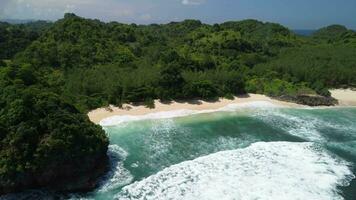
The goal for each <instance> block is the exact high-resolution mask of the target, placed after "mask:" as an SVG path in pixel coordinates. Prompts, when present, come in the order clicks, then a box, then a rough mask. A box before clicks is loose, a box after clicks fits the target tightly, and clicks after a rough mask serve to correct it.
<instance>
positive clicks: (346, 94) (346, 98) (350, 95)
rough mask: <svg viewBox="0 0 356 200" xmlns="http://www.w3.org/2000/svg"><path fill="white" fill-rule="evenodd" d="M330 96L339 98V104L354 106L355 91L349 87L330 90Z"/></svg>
mask: <svg viewBox="0 0 356 200" xmlns="http://www.w3.org/2000/svg"><path fill="white" fill-rule="evenodd" d="M330 92H331V96H332V97H334V98H335V99H337V100H339V106H356V91H355V90H351V89H336V90H330Z"/></svg>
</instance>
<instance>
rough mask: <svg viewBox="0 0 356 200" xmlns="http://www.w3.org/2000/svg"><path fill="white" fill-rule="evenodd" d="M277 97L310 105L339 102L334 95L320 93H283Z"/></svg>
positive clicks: (325, 104)
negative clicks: (292, 94)
mask: <svg viewBox="0 0 356 200" xmlns="http://www.w3.org/2000/svg"><path fill="white" fill-rule="evenodd" d="M276 99H278V100H282V101H288V102H293V103H297V104H302V105H308V106H334V105H337V104H338V101H337V100H336V99H334V98H333V97H324V96H320V95H307V94H303V95H296V96H290V95H282V96H280V97H276Z"/></svg>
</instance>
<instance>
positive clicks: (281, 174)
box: [116, 142, 354, 200]
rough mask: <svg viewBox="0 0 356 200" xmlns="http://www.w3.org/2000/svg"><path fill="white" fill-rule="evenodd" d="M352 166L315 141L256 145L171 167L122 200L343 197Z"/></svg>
mask: <svg viewBox="0 0 356 200" xmlns="http://www.w3.org/2000/svg"><path fill="white" fill-rule="evenodd" d="M353 178H354V175H353V174H352V172H351V171H350V169H349V164H348V163H347V162H345V161H341V160H339V159H337V158H335V157H333V156H330V155H329V154H328V153H327V152H325V151H323V150H321V148H320V147H318V146H316V145H315V144H313V143H291V142H269V143H264V142H260V143H254V144H252V145H251V146H249V147H247V148H245V149H238V150H232V151H223V152H218V153H215V154H211V155H208V156H204V157H200V158H197V159H195V160H192V161H186V162H182V163H180V164H177V165H173V166H171V167H168V168H166V169H164V170H162V171H161V172H159V173H157V174H155V175H152V176H150V177H148V178H146V179H143V180H142V181H139V182H135V183H133V184H131V185H128V186H125V187H124V188H123V190H122V191H121V192H120V193H119V194H117V195H116V199H119V200H128V199H130V200H131V199H132V200H133V199H135V200H140V199H142V200H143V199H145V200H146V199H147V200H150V199H155V200H165V199H171V200H174V199H187V200H190V199H192V200H193V199H204V200H210V199H211V200H216V199H219V200H225V199H226V200H230V199H231V200H232V199H236V200H238V199H244V200H249V199H273V200H276V199H277V200H278V199H283V200H284V199H290V200H293V199H313V200H319V199H320V200H328V199H333V200H334V199H342V196H341V195H340V194H339V193H338V191H337V186H345V185H347V184H348V183H349V182H350V180H351V179H353Z"/></svg>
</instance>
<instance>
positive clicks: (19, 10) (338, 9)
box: [0, 0, 356, 29]
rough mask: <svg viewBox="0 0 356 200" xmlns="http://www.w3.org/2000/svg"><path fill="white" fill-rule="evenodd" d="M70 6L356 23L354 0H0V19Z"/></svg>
mask: <svg viewBox="0 0 356 200" xmlns="http://www.w3.org/2000/svg"><path fill="white" fill-rule="evenodd" d="M67 12H71V13H75V14H77V15H79V16H82V17H86V18H95V19H100V20H102V21H119V22H123V23H138V24H150V23H167V22H170V21H182V20H184V19H199V20H201V21H203V22H205V23H220V22H224V21H231V20H242V19H258V20H261V21H269V22H276V23H281V24H283V25H285V26H287V27H289V28H292V29H316V28H320V27H323V26H326V25H331V24H342V25H345V26H347V27H349V28H352V29H356V0H0V19H41V20H52V21H53V20H57V19H59V18H62V17H63V14H64V13H67Z"/></svg>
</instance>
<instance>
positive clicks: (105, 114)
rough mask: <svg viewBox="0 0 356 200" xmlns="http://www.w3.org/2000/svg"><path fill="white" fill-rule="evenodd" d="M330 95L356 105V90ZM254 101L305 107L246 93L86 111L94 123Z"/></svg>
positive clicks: (338, 91)
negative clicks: (123, 117)
mask: <svg viewBox="0 0 356 200" xmlns="http://www.w3.org/2000/svg"><path fill="white" fill-rule="evenodd" d="M330 92H331V94H332V96H333V97H334V98H336V99H337V100H338V101H339V106H356V91H353V90H351V89H345V90H343V89H337V90H331V91H330ZM256 101H265V102H270V103H273V104H275V105H278V106H282V107H299V108H301V107H306V106H303V105H299V104H295V103H289V102H284V101H279V100H275V99H271V98H270V97H267V96H265V95H259V94H248V95H246V96H240V97H235V99H234V100H228V99H222V98H221V99H219V100H218V101H214V102H207V101H201V100H195V101H189V102H176V101H172V102H169V103H162V102H160V101H158V100H156V101H155V108H154V109H150V108H147V107H145V106H143V105H140V106H133V105H129V104H125V105H123V108H118V107H115V106H110V107H107V108H99V109H96V110H93V111H91V112H89V113H88V116H89V118H90V120H91V121H92V122H94V123H96V124H99V123H100V121H101V120H103V119H106V118H109V117H113V116H120V115H130V116H140V115H146V114H150V113H157V112H166V111H174V110H183V109H184V110H194V111H202V110H214V109H219V108H222V107H225V106H227V105H229V104H241V103H249V102H256Z"/></svg>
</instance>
